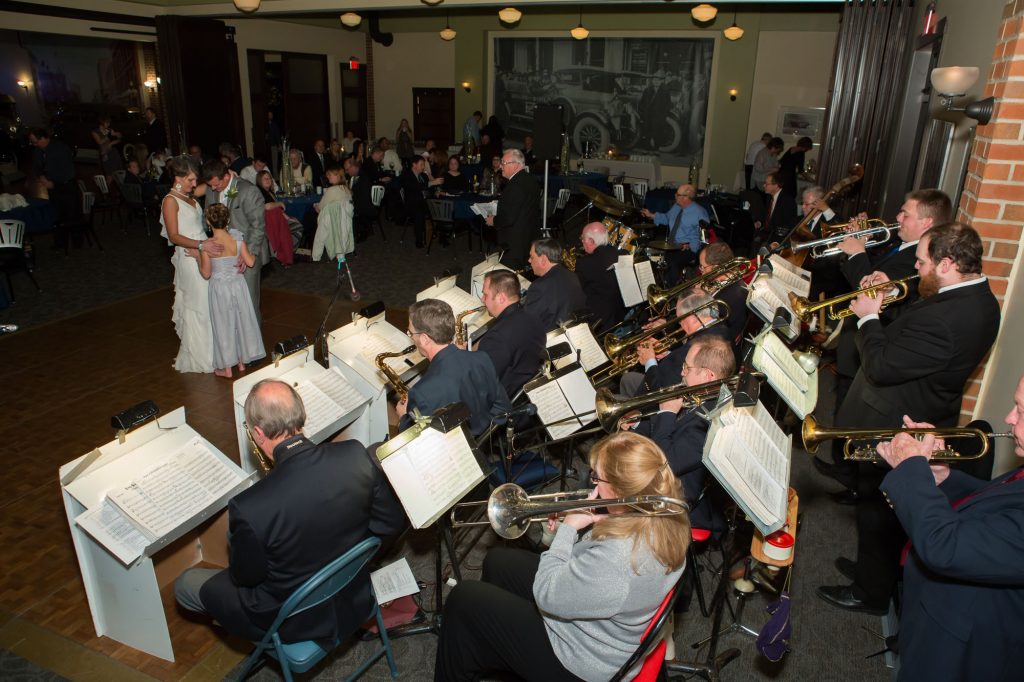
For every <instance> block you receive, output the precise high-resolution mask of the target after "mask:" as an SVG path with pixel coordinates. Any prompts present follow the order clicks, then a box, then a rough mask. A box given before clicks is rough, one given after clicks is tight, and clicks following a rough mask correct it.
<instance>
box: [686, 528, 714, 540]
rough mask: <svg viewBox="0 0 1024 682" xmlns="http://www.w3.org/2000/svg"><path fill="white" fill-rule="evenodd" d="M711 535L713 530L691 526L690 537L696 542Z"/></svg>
mask: <svg viewBox="0 0 1024 682" xmlns="http://www.w3.org/2000/svg"><path fill="white" fill-rule="evenodd" d="M709 537H711V531H709V530H707V529H705V528H691V529H690V538H691V539H692V540H693V541H694V542H704V541H705V540H707V539H708V538H709Z"/></svg>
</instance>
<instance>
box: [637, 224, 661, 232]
mask: <svg viewBox="0 0 1024 682" xmlns="http://www.w3.org/2000/svg"><path fill="white" fill-rule="evenodd" d="M630 227H632V228H633V229H634V230H635V231H637V232H649V231H651V230H655V229H657V227H658V226H657V225H655V224H654V223H634V224H633V225H631V226H630Z"/></svg>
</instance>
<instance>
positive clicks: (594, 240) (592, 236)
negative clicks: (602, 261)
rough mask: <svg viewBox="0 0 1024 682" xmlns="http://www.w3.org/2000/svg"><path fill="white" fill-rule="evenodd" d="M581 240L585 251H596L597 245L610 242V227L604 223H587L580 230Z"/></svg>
mask: <svg viewBox="0 0 1024 682" xmlns="http://www.w3.org/2000/svg"><path fill="white" fill-rule="evenodd" d="M580 241H581V242H582V243H583V250H584V251H586V252H587V253H588V254H590V253H594V251H595V250H596V249H597V247H599V246H603V245H605V244H607V243H608V228H606V227H605V226H604V223H597V222H594V223H587V224H586V225H585V226H584V227H583V230H582V231H581V232H580Z"/></svg>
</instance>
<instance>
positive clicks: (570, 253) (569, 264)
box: [562, 247, 576, 271]
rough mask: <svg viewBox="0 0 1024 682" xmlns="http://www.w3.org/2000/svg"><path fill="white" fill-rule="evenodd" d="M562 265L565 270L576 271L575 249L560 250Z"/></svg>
mask: <svg viewBox="0 0 1024 682" xmlns="http://www.w3.org/2000/svg"><path fill="white" fill-rule="evenodd" d="M562 265H563V266H565V269H566V270H573V271H575V270H576V247H572V248H567V249H562Z"/></svg>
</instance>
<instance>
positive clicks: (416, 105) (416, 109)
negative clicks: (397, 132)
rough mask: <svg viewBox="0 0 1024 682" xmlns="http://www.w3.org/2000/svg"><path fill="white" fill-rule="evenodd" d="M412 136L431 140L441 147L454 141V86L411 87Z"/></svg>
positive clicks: (422, 139)
mask: <svg viewBox="0 0 1024 682" xmlns="http://www.w3.org/2000/svg"><path fill="white" fill-rule="evenodd" d="M412 111H413V120H412V126H413V137H415V138H416V139H417V140H419V141H421V142H425V141H426V140H433V141H434V142H436V143H437V146H438V147H440V148H441V149H447V148H448V145H450V144H453V143H454V142H455V90H454V88H413V89H412Z"/></svg>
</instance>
